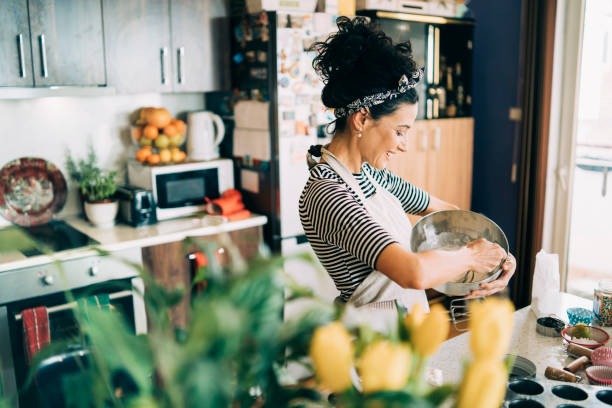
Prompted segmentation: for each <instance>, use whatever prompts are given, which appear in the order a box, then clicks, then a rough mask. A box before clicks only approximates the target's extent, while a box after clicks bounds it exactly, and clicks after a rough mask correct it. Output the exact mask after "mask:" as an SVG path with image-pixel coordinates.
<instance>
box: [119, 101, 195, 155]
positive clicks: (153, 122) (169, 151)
mask: <svg viewBox="0 0 612 408" xmlns="http://www.w3.org/2000/svg"><path fill="white" fill-rule="evenodd" d="M134 122H135V125H134V126H132V127H131V128H130V134H131V140H132V141H133V143H134V144H135V145H136V146H137V151H136V152H135V155H134V156H135V158H136V160H137V161H139V162H140V163H143V164H146V165H158V164H175V163H181V162H183V161H185V159H186V157H187V155H186V154H185V152H184V151H183V150H181V146H182V145H183V144H184V143H185V135H186V131H187V129H186V126H185V122H183V121H182V120H179V119H176V118H174V119H173V118H172V117H171V116H170V113H169V112H168V111H167V110H166V109H164V108H151V107H147V108H142V109H140V110H139V111H138V115H137V118H136V120H135V121H134Z"/></svg>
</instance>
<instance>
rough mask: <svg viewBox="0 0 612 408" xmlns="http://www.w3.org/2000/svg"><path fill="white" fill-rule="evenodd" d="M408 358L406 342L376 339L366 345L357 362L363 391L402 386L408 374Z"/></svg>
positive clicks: (399, 387) (369, 391)
mask: <svg viewBox="0 0 612 408" xmlns="http://www.w3.org/2000/svg"><path fill="white" fill-rule="evenodd" d="M410 360H411V355H410V347H409V346H408V345H407V344H393V343H391V342H390V341H388V340H377V341H376V342H374V343H372V344H370V345H369V346H367V347H366V349H365V350H364V351H363V354H362V355H361V357H360V358H359V362H358V363H357V368H358V369H359V375H360V376H361V385H362V386H363V392H364V393H366V394H367V393H371V392H375V391H383V390H399V389H401V388H403V387H404V386H405V385H406V382H407V381H408V375H409V374H410Z"/></svg>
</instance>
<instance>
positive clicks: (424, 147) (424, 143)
mask: <svg viewBox="0 0 612 408" xmlns="http://www.w3.org/2000/svg"><path fill="white" fill-rule="evenodd" d="M427 139H428V137H427V132H426V131H424V130H422V131H421V146H420V149H419V150H420V151H422V152H426V151H427Z"/></svg>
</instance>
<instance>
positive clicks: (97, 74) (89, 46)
mask: <svg viewBox="0 0 612 408" xmlns="http://www.w3.org/2000/svg"><path fill="white" fill-rule="evenodd" d="M29 12H30V34H31V36H30V38H31V42H32V51H33V52H32V55H33V59H32V62H33V72H34V85H36V86H52V85H78V86H95V85H105V84H106V76H105V73H104V41H103V36H102V10H101V5H100V0H62V1H59V0H56V1H50V0H29Z"/></svg>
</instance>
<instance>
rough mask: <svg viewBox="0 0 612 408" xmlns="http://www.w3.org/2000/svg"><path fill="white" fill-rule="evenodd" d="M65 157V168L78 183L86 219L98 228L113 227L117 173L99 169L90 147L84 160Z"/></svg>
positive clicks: (117, 182) (115, 212)
mask: <svg viewBox="0 0 612 408" xmlns="http://www.w3.org/2000/svg"><path fill="white" fill-rule="evenodd" d="M66 156H67V157H66V167H67V169H68V173H69V174H70V178H71V179H72V180H73V181H75V182H76V183H78V188H79V193H80V195H81V199H82V200H83V203H84V204H83V205H84V210H85V214H86V215H87V219H88V220H89V221H90V222H91V223H92V224H94V225H97V226H100V227H106V226H110V225H113V224H114V222H115V217H116V216H117V211H118V208H119V207H118V203H117V200H116V199H115V198H114V194H115V191H117V186H118V185H119V181H118V180H117V172H116V171H111V170H105V169H102V168H100V167H99V166H98V165H97V157H96V154H95V151H94V150H93V148H92V147H90V148H89V153H88V155H87V158H85V159H79V160H74V159H73V158H72V156H71V155H70V153H67V155H66Z"/></svg>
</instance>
